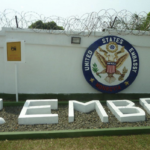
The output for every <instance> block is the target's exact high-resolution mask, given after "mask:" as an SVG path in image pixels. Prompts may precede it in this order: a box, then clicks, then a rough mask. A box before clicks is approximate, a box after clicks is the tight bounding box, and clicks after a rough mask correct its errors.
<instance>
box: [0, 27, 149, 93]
mask: <svg viewBox="0 0 150 150" xmlns="http://www.w3.org/2000/svg"><path fill="white" fill-rule="evenodd" d="M115 34H116V33H115V32H114V33H113V34H112V35H115ZM99 35H100V33H99ZM107 35H108V34H107V33H106V34H105V35H104V34H103V36H107ZM117 36H119V37H122V38H124V39H125V40H127V41H128V42H129V43H131V44H132V45H133V46H134V47H135V48H136V50H137V52H138V54H139V61H140V66H139V73H138V76H137V78H136V79H135V81H134V82H133V83H132V85H130V86H129V87H128V88H127V89H125V90H123V91H122V92H121V93H150V90H149V86H150V69H149V64H150V36H146V35H145V36H134V35H117ZM101 37H102V36H99V37H95V36H94V35H91V36H90V37H83V36H81V44H79V45H76V44H71V36H67V35H65V34H58V35H55V34H48V33H46V32H42V31H41V32H40V33H36V32H34V31H32V30H28V29H10V28H3V29H2V31H1V32H0V85H1V86H0V93H15V65H14V64H10V63H6V62H5V61H4V50H5V49H4V43H5V40H6V39H10V38H12V39H20V40H25V60H26V63H21V64H18V87H19V93H28V94H29V93H100V92H99V91H97V90H95V89H94V88H92V87H91V85H89V84H88V83H87V81H86V80H85V78H84V76H83V73H82V59H83V55H84V53H85V51H86V49H87V48H88V47H89V46H90V45H91V44H92V43H93V42H94V41H96V40H98V39H99V38H101Z"/></svg>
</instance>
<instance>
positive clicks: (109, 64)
mask: <svg viewBox="0 0 150 150" xmlns="http://www.w3.org/2000/svg"><path fill="white" fill-rule="evenodd" d="M115 72H116V62H107V73H115Z"/></svg>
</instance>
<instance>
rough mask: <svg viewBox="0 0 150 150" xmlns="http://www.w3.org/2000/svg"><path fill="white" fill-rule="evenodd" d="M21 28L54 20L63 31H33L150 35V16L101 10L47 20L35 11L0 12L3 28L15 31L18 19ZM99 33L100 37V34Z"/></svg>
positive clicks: (34, 29)
mask: <svg viewBox="0 0 150 150" xmlns="http://www.w3.org/2000/svg"><path fill="white" fill-rule="evenodd" d="M15 16H17V23H18V27H19V29H22V30H24V29H27V28H29V26H30V25H32V24H33V23H35V22H36V21H39V20H41V21H42V22H43V23H47V22H51V21H54V22H55V23H56V24H57V26H61V27H63V29H64V30H54V29H38V27H35V28H32V29H31V28H30V30H33V31H35V32H41V31H45V32H47V33H50V34H62V33H63V34H66V35H80V36H90V35H91V34H92V35H94V36H101V35H103V34H105V33H106V32H107V33H108V34H112V33H116V34H123V35H124V34H133V35H150V17H148V15H147V13H146V12H141V13H138V14H134V13H131V12H129V11H127V10H121V11H119V12H117V11H116V10H114V9H108V10H104V9H103V10H100V11H99V12H92V13H86V14H84V15H82V16H71V17H68V18H63V17H58V16H50V17H46V16H44V15H40V14H38V13H36V12H21V13H19V12H17V11H15V10H11V9H6V10H4V11H3V12H0V27H1V28H2V27H8V28H12V29H14V30H15V29H16V19H15ZM98 33H100V34H98Z"/></svg>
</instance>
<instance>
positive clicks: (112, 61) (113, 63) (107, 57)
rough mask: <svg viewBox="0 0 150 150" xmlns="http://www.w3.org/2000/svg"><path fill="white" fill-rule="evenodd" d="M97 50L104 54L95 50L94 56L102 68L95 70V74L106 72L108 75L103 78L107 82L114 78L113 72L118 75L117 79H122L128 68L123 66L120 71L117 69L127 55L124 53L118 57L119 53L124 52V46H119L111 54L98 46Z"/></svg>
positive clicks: (112, 80)
mask: <svg viewBox="0 0 150 150" xmlns="http://www.w3.org/2000/svg"><path fill="white" fill-rule="evenodd" d="M115 44H116V43H115ZM107 47H108V46H107ZM99 51H100V52H103V53H104V55H101V54H100V53H99V52H97V51H95V56H96V58H97V60H98V61H99V63H100V64H101V66H102V67H103V68H104V69H103V70H102V71H101V72H97V73H96V74H97V75H99V74H104V73H107V74H108V76H107V77H106V78H105V81H106V82H108V83H112V82H114V81H115V80H116V78H115V77H114V76H113V74H118V75H120V76H119V78H118V80H119V81H122V80H124V76H125V74H126V73H127V71H128V70H127V69H126V67H124V68H123V70H122V73H121V72H120V71H119V70H118V69H119V68H120V67H121V66H122V65H123V63H124V62H125V60H126V59H127V58H128V56H129V54H128V53H125V54H124V55H122V56H120V57H119V56H118V55H119V54H120V53H124V52H125V51H124V46H123V47H122V48H121V50H120V51H118V52H117V50H116V52H115V53H114V54H112V55H111V54H110V53H108V52H107V51H105V50H103V49H102V48H101V47H99ZM109 52H110V51H109ZM112 53H113V52H112Z"/></svg>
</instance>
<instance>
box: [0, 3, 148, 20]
mask: <svg viewBox="0 0 150 150" xmlns="http://www.w3.org/2000/svg"><path fill="white" fill-rule="evenodd" d="M0 2H1V5H0V12H3V11H4V10H5V9H14V10H15V11H18V12H29V11H33V12H36V13H38V14H42V15H44V16H45V17H49V16H59V17H63V18H68V17H70V16H82V15H83V14H85V13H91V12H99V11H100V10H102V9H106V10H107V9H110V8H113V9H115V10H116V11H117V12H118V11H121V10H123V9H126V10H127V11H130V12H132V13H140V12H142V11H144V12H147V13H148V12H150V0H136V1H134V0H0Z"/></svg>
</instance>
